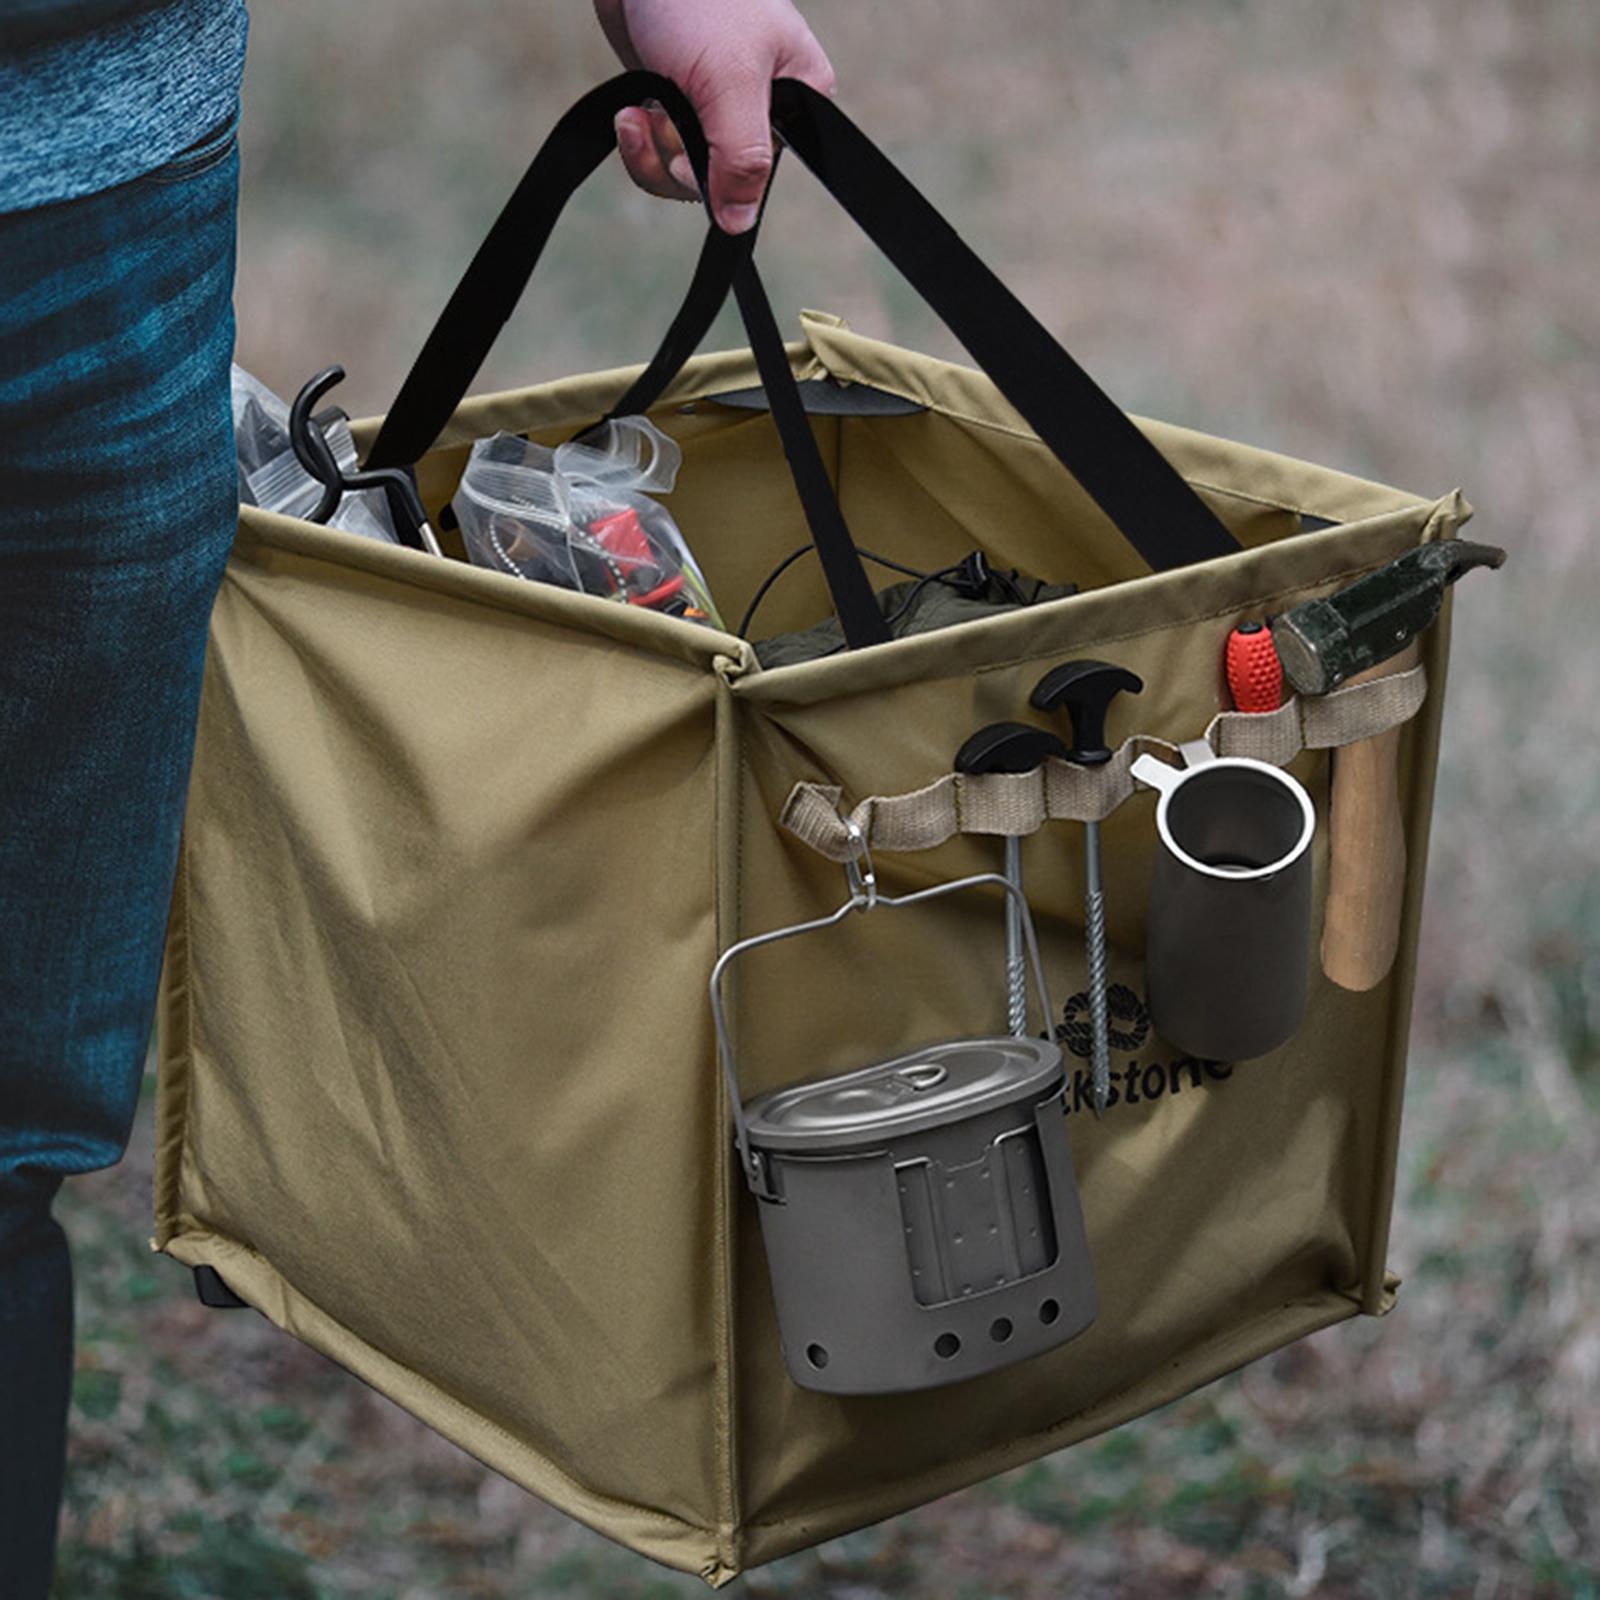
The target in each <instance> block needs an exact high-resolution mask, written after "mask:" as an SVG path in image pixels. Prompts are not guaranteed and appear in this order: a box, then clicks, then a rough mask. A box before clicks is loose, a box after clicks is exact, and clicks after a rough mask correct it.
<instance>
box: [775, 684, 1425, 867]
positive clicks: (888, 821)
mask: <svg viewBox="0 0 1600 1600" xmlns="http://www.w3.org/2000/svg"><path fill="white" fill-rule="evenodd" d="M1427 693H1428V680H1427V675H1426V673H1425V672H1424V670H1423V668H1421V667H1420V666H1418V667H1413V668H1412V669H1411V670H1410V671H1409V672H1401V673H1396V674H1394V675H1393V676H1392V677H1385V678H1375V679H1374V680H1373V681H1372V682H1370V683H1362V684H1356V685H1355V686H1353V687H1352V688H1348V689H1339V690H1336V691H1335V692H1334V693H1333V694H1330V695H1324V696H1322V697H1321V698H1319V699H1315V700H1303V699H1292V700H1290V701H1288V702H1287V703H1286V704H1285V705H1283V706H1281V707H1279V709H1278V710H1276V711H1268V712H1253V713H1252V712H1240V711H1224V712H1222V713H1221V714H1220V715H1219V716H1216V717H1213V718H1212V720H1211V723H1210V726H1209V727H1207V729H1206V731H1205V739H1206V742H1207V743H1208V744H1209V745H1210V746H1211V748H1212V749H1213V750H1215V751H1216V752H1217V754H1218V755H1219V756H1251V757H1253V758H1254V759H1255V760H1257V761H1265V762H1268V763H1269V764H1270V765H1272V766H1275V767H1284V766H1287V765H1288V764H1289V763H1290V762H1291V761H1293V760H1294V758H1295V757H1296V756H1297V755H1299V754H1300V752H1301V751H1302V750H1327V749H1332V748H1335V747H1336V746H1338V745H1343V744H1357V743H1359V742H1360V741H1361V740H1362V739H1370V738H1371V737H1372V736H1373V735H1374V734H1375V733H1382V732H1383V731H1384V730H1385V729H1387V728H1394V727H1398V726H1399V725H1400V724H1401V723H1403V722H1409V721H1410V720H1411V718H1412V717H1414V716H1415V715H1416V714H1417V712H1418V710H1419V709H1420V708H1421V706H1422V702H1423V700H1424V699H1425V698H1426V697H1427ZM1176 750H1177V746H1176V745H1173V744H1169V743H1168V742H1167V741H1166V740H1165V739H1155V738H1151V737H1150V736H1149V735H1146V734H1136V735H1135V736H1134V737H1133V738H1131V739H1129V740H1128V741H1127V742H1126V743H1125V744H1124V745H1123V746H1122V747H1121V749H1119V750H1118V751H1117V752H1116V753H1115V754H1114V755H1113V756H1112V758H1111V759H1110V761H1108V762H1107V763H1106V764H1105V765H1104V766H1100V767H1077V766H1074V765H1073V764H1072V763H1071V762H1070V761H1060V760H1057V759H1055V758H1052V759H1051V760H1049V761H1046V762H1045V763H1044V765H1043V766H1041V767H1037V768H1035V769H1034V771H1032V772H1019V773H1010V772H991V773H984V774H982V775H981V776H973V775H970V774H967V773H959V772H947V773H946V774H945V775H944V776H943V777H941V778H939V779H938V780H937V781H936V782H934V783H930V784H929V785H928V786H927V787H926V788H925V789H916V790H913V791H912V792H911V793H910V794H897V795H874V796H872V797H871V798H869V799H866V800H863V801H861V802H860V803H859V804H858V805H857V806H856V807H855V808H854V810H852V811H851V812H850V813H849V820H850V821H851V822H854V823H855V824H856V826H857V827H859V828H860V829H861V832H862V833H863V835H864V836H865V837H866V840H867V843H868V844H869V845H870V846H871V848H872V849H874V850H886V851H890V852H895V853H903V852H909V851H913V850H931V849H933V848H934V846H935V845H941V844H943V843H944V842H945V841H946V840H947V839H952V838H954V837H955V835H956V834H958V833H997V834H1005V835H1019V836H1020V835H1024V834H1029V833H1036V832H1038V830H1039V829H1040V828H1042V827H1043V826H1044V825H1045V823H1047V822H1054V821H1061V820H1066V821H1072V822H1099V821H1101V820H1103V819H1104V818H1105V817H1108V816H1109V815H1110V814H1111V813H1112V812H1113V811H1115V810H1116V809H1117V807H1118V806H1119V805H1121V804H1122V802H1123V801H1124V800H1126V799H1127V798H1128V796H1129V795H1131V794H1132V793H1133V792H1134V790H1135V789H1136V788H1138V787H1139V785H1138V784H1137V783H1136V782H1135V780H1134V778H1133V777H1132V775H1131V774H1130V773H1129V771H1128V769H1129V767H1130V766H1132V764H1133V763H1134V762H1135V761H1136V760H1137V759H1138V758H1139V757H1140V756H1142V755H1146V754H1149V753H1154V752H1162V753H1165V754H1166V755H1168V756H1171V755H1173V754H1174V753H1175V752H1176ZM840 796H841V791H840V790H839V789H837V788H835V787H832V786H830V785H827V784H820V783H797V784H796V785H795V786H794V789H793V790H792V792H791V793H790V795H789V798H788V800H787V801H785V803H784V807H783V812H782V814H781V816H780V817H779V819H778V820H779V821H780V822H781V823H782V824H783V826H784V827H785V828H787V829H788V830H789V832H790V833H792V834H793V835H794V836H795V837H796V838H797V839H799V840H801V841H802V842H803V843H805V844H808V845H810V846H811V848H812V849H813V850H815V851H817V852H819V853H820V854H821V855H824V856H826V857H827V858H828V859H829V860H830V861H845V860H848V859H849V856H850V837H849V833H848V831H847V827H846V819H845V817H844V816H843V815H842V814H841V813H840V811H839V800H840Z"/></svg>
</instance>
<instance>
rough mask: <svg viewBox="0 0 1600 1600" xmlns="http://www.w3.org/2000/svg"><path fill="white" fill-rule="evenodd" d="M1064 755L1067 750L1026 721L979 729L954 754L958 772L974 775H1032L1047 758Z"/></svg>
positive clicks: (1044, 731) (1055, 738)
mask: <svg viewBox="0 0 1600 1600" xmlns="http://www.w3.org/2000/svg"><path fill="white" fill-rule="evenodd" d="M1066 754H1067V747H1066V746H1065V745H1064V744H1063V743H1062V742H1061V741H1060V739H1058V738H1057V737H1056V736H1055V734H1053V733H1051V732H1050V731H1049V730H1048V729H1046V728H1035V727H1033V726H1032V725H1031V724H1030V723H1026V722H991V723H990V724H989V726H988V727H987V728H979V729H978V731H977V732H976V733H975V734H973V736H972V737H971V738H970V739H968V740H967V742H966V743H965V744H964V745H962V747H961V748H960V749H959V750H958V751H956V761H955V767H956V771H957V772H970V773H972V774H973V775H974V776H977V775H978V774H979V773H983V772H1032V771H1033V769H1034V768H1035V767H1037V766H1038V765H1039V764H1040V763H1041V762H1043V761H1044V760H1046V759H1047V758H1048V757H1050V756H1062V757H1065V756H1066Z"/></svg>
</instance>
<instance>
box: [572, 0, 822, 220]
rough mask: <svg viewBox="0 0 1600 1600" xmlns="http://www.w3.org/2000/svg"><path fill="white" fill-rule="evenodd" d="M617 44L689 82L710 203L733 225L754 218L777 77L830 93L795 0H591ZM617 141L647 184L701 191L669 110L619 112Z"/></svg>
mask: <svg viewBox="0 0 1600 1600" xmlns="http://www.w3.org/2000/svg"><path fill="white" fill-rule="evenodd" d="M594 9H595V14H596V15H597V16H598V17H599V19H600V26H601V27H602V28H603V29H604V30H605V35H606V38H607V39H609V40H610V41H611V48H612V49H613V50H615V51H616V52H617V55H618V56H619V57H620V58H621V61H622V64H623V65H624V66H627V67H648V68H649V69H650V71H652V72H659V73H660V74H661V75H662V76H663V77H665V78H670V79H671V80H672V81H673V82H674V83H675V84H677V86H678V87H679V88H680V89H682V90H683V92H684V94H686V95H687V96H688V98H689V103H690V104H691V105H692V106H693V107H694V109H695V114H696V115H697V116H698V117H699V118H700V124H701V126H702V127H703V128H704V129H705V135H706V143H707V144H708V145H709V146H710V149H711V175H710V189H711V208H712V212H713V214H714V215H715V217H716V219H717V223H718V225H719V226H720V227H722V228H723V229H724V230H725V231H726V232H728V233H743V232H744V231H745V230H746V229H747V228H749V227H750V226H751V224H752V223H754V222H755V220H756V213H757V211H758V210H759V209H760V203H761V196H762V193H763V191H764V190H765V189H766V185H767V177H768V175H769V174H770V173H771V171H772V127H771V117H770V111H771V99H772V94H771V90H772V80H773V79H774V78H799V79H800V80H801V81H802V82H804V83H809V84H810V85H811V87H812V88H814V89H820V90H821V91H822V92H823V93H824V94H832V93H833V92H834V76H833V68H832V66H831V65H830V64H829V62H828V58H827V56H826V55H825V54H824V53H823V50H822V46H821V45H819V44H818V43H817V41H816V39H815V38H814V37H813V35H812V32H811V30H810V28H808V27H807V26H806V22H805V18H804V17H802V16H801V15H800V13H799V12H798V11H796V10H795V8H794V6H793V5H792V4H791V3H790V0H594ZM616 121H617V147H618V148H619V149H620V150H621V152H622V160H623V163H624V165H625V166H626V167H627V169H628V173H629V176H631V177H632V179H633V181H634V182H635V183H636V184H638V185H639V187H640V188H641V189H645V190H647V191H648V192H649V193H651V194H658V195H662V196H664V197H666V198H667V199H671V200H698V199H699V198H700V191H699V189H698V187H697V186H696V184H695V179H694V172H693V170H692V169H691V168H690V165H689V158H688V156H686V155H685V154H684V150H683V142H682V140H680V139H679V138H678V134H677V130H676V129H675V128H674V127H673V126H672V121H671V119H670V118H669V117H668V116H667V114H666V113H665V112H664V111H662V110H660V109H659V108H656V107H644V106H634V107H630V108H629V109H628V110H626V111H621V112H619V113H618V114H617V119H616Z"/></svg>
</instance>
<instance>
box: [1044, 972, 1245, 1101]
mask: <svg viewBox="0 0 1600 1600" xmlns="http://www.w3.org/2000/svg"><path fill="white" fill-rule="evenodd" d="M1106 1016H1107V1019H1108V1020H1109V1022H1110V1027H1109V1029H1108V1030H1107V1033H1108V1037H1109V1039H1110V1043H1111V1049H1112V1051H1113V1053H1114V1054H1116V1055H1118V1056H1122V1057H1125V1058H1127V1059H1125V1060H1124V1061H1123V1063H1122V1064H1121V1065H1120V1066H1114V1067H1113V1068H1112V1069H1111V1093H1110V1096H1109V1097H1108V1098H1107V1100H1106V1109H1107V1110H1108V1111H1109V1110H1110V1109H1111V1108H1112V1107H1113V1106H1118V1105H1125V1106H1136V1105H1138V1104H1139V1102H1140V1101H1145V1102H1147V1103H1148V1102H1150V1101H1155V1100H1164V1099H1168V1098H1170V1097H1175V1096H1177V1095H1180V1094H1182V1093H1183V1091H1184V1090H1185V1089H1191V1090H1193V1089H1209V1088H1211V1087H1213V1086H1214V1085H1216V1084H1219V1083H1225V1082H1227V1080H1228V1079H1229V1078H1231V1077H1232V1076H1233V1067H1232V1065H1231V1064H1230V1063H1228V1062H1224V1061H1200V1060H1197V1059H1196V1058H1195V1057H1193V1056H1182V1057H1180V1058H1179V1059H1178V1060H1176V1061H1157V1060H1139V1059H1138V1058H1137V1057H1136V1056H1135V1052H1136V1051H1138V1050H1142V1049H1143V1048H1144V1047H1145V1045H1146V1044H1148V1043H1149V1042H1150V1041H1151V1039H1152V1038H1153V1033H1152V1030H1151V1026H1150V1011H1149V1008H1148V1007H1147V1006H1146V1005H1145V1003H1144V1000H1143V998H1142V997H1141V996H1140V995H1139V994H1137V993H1135V992H1134V990H1132V989H1130V988H1129V987H1128V986H1127V984H1125V983H1113V984H1112V985H1111V986H1110V987H1109V988H1108V989H1107V990H1106ZM1055 1038H1056V1043H1057V1044H1059V1045H1060V1046H1061V1048H1062V1050H1063V1051H1064V1052H1066V1053H1067V1054H1068V1055H1073V1056H1076V1057H1077V1058H1078V1059H1079V1060H1080V1061H1088V1060H1089V1058H1090V1056H1091V1055H1092V1054H1093V1052H1094V1042H1093V1036H1092V1032H1091V1028H1090V1024H1089V991H1088V990H1087V989H1081V990H1079V992H1078V993H1077V994H1075V995H1073V996H1072V998H1071V999H1070V1000H1068V1001H1067V1003H1066V1004H1065V1005H1064V1006H1063V1007H1062V1008H1061V1021H1060V1022H1058V1023H1057V1024H1056V1027H1055ZM1092 1108H1093V1085H1092V1083H1091V1081H1090V1073H1089V1072H1088V1071H1087V1070H1086V1069H1081V1068H1080V1069H1074V1070H1073V1072H1072V1074H1071V1078H1070V1081H1069V1083H1068V1085H1067V1100H1066V1111H1067V1115H1068V1116H1072V1115H1074V1114H1075V1113H1077V1112H1080V1111H1089V1110H1092Z"/></svg>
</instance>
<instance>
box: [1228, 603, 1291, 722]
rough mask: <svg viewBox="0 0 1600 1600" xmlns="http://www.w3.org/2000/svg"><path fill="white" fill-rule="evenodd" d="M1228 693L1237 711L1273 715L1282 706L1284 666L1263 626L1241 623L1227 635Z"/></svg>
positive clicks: (1270, 635)
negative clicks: (1267, 712) (1270, 713)
mask: <svg viewBox="0 0 1600 1600" xmlns="http://www.w3.org/2000/svg"><path fill="white" fill-rule="evenodd" d="M1225 659H1226V664H1227V671H1228V689H1229V692H1230V693H1231V694H1232V695H1233V706H1234V710H1236V711H1276V710H1277V709H1278V707H1279V706H1281V705H1282V704H1283V666H1282V664H1281V663H1280V662H1279V660H1278V650H1277V646H1276V645H1274V644H1273V642H1272V634H1271V633H1270V632H1269V631H1268V628H1267V625H1266V624H1265V623H1264V622H1241V623H1240V624H1239V626H1238V627H1237V628H1235V629H1234V630H1233V632H1232V633H1230V634H1229V635H1228V650H1227V655H1226V658H1225Z"/></svg>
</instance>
